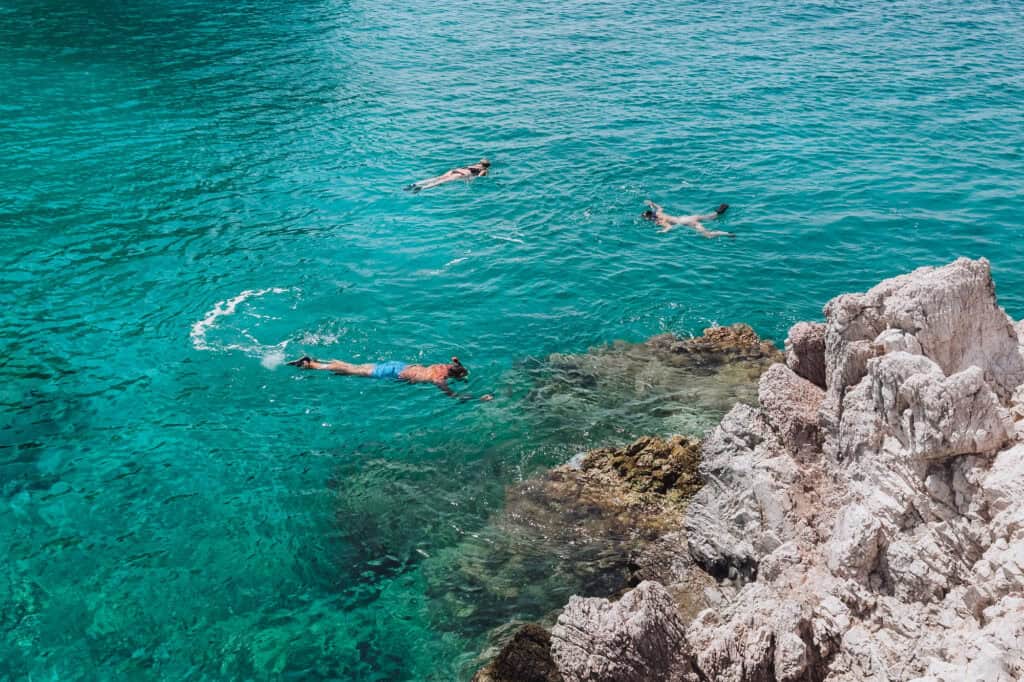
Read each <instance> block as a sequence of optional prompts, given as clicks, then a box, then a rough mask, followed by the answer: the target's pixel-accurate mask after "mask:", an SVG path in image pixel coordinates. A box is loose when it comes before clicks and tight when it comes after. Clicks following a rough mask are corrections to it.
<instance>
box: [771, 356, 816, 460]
mask: <svg viewBox="0 0 1024 682" xmlns="http://www.w3.org/2000/svg"><path fill="white" fill-rule="evenodd" d="M824 398H825V392H824V391H823V390H821V389H820V388H818V387H817V386H815V385H814V384H812V383H811V382H810V381H808V380H807V379H804V378H802V377H800V376H797V374H796V373H795V372H794V371H793V370H791V369H790V368H789V367H787V366H786V365H772V366H771V367H770V368H769V369H768V371H767V372H765V373H764V375H763V376H762V377H761V383H760V384H759V388H758V400H759V401H760V403H761V408H762V409H763V410H764V413H765V416H766V417H767V418H768V421H769V422H770V423H771V425H772V426H773V427H775V431H776V432H777V433H778V434H779V437H780V438H781V439H782V445H783V446H784V447H785V448H787V449H788V450H790V451H792V452H802V451H804V450H805V449H807V448H810V449H811V450H812V451H818V450H820V449H821V431H820V430H819V428H818V411H819V410H820V409H821V401H822V400H823V399H824Z"/></svg>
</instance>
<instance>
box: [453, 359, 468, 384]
mask: <svg viewBox="0 0 1024 682" xmlns="http://www.w3.org/2000/svg"><path fill="white" fill-rule="evenodd" d="M468 376H469V370H468V369H466V368H465V367H463V366H462V363H461V362H459V359H458V358H457V357H454V356H452V364H450V365H448V378H449V379H465V378H466V377H468Z"/></svg>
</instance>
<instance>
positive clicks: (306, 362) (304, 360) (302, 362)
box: [288, 355, 316, 369]
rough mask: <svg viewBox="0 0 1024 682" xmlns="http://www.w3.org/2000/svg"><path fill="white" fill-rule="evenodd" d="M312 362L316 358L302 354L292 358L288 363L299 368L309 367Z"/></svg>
mask: <svg viewBox="0 0 1024 682" xmlns="http://www.w3.org/2000/svg"><path fill="white" fill-rule="evenodd" d="M314 362H316V360H314V359H313V358H311V357H309V356H308V355H303V356H302V357H301V358H299V359H298V360H292V361H291V362H289V363H288V364H289V365H291V366H292V367H298V368H299V369H309V366H310V365H311V364H313V363H314Z"/></svg>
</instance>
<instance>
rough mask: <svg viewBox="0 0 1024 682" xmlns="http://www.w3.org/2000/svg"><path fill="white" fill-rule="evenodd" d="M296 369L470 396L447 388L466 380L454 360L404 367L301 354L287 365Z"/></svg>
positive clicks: (486, 399)
mask: <svg viewBox="0 0 1024 682" xmlns="http://www.w3.org/2000/svg"><path fill="white" fill-rule="evenodd" d="M288 364H289V365H291V366H293V367H299V368H300V369H321V370H325V371H328V372H334V373H335V374H344V375H347V376H355V377H370V378H372V379H392V380H395V381H404V382H406V383H409V384H434V385H435V386H437V387H438V388H439V389H441V390H442V391H444V392H445V393H446V394H447V395H450V396H452V397H453V398H459V399H461V400H469V399H470V398H472V396H469V395H466V394H459V393H456V392H455V391H453V390H452V389H451V387H450V386H449V385H448V380H449V379H451V380H455V381H467V380H468V377H469V370H468V369H466V368H465V367H464V366H463V365H462V363H461V362H459V359H458V358H452V361H451V362H450V363H448V364H444V365H407V364H406V363H404V362H397V361H394V360H392V361H389V362H378V363H376V364H374V363H368V364H363V365H356V364H353V363H351V362H345V361H343V360H330V361H327V362H321V361H320V360H314V359H313V358H311V357H309V356H308V355H304V356H303V357H301V358H299V359H298V360H293V361H291V362H289V363H288ZM492 399H493V397H492V396H490V395H485V396H483V397H481V398H480V400H483V401H488V400H492Z"/></svg>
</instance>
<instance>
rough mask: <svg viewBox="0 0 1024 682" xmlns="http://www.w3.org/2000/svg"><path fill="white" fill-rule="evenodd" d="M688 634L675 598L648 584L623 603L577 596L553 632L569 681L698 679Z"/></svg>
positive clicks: (678, 681) (554, 653) (558, 661)
mask: <svg viewBox="0 0 1024 682" xmlns="http://www.w3.org/2000/svg"><path fill="white" fill-rule="evenodd" d="M684 633H685V629H684V625H683V622H682V619H681V618H680V617H679V614H678V612H677V610H676V607H675V604H673V602H672V597H671V595H670V594H669V593H668V591H667V590H666V589H665V588H664V587H663V586H662V585H660V584H659V583H656V582H651V581H645V582H642V583H640V584H639V585H637V587H636V588H634V589H633V590H631V591H629V592H627V593H626V594H625V595H624V596H623V597H622V599H620V600H619V601H617V602H610V601H608V600H607V599H598V598H590V599H583V598H580V597H572V598H571V599H570V600H569V604H568V605H567V606H566V607H565V610H564V611H562V615H560V616H559V617H558V623H557V624H556V625H555V627H554V628H553V629H552V631H551V654H552V657H553V658H554V660H555V664H556V665H557V666H558V670H559V672H560V673H561V675H562V677H563V678H564V679H565V680H566V682H583V681H590V680H615V681H616V682H649V681H650V680H665V682H684V681H686V680H690V679H693V677H692V670H691V668H690V664H689V661H688V660H687V658H686V657H685V655H683V653H682V647H681V646H680V644H681V643H682V642H683V638H684V636H685V634H684Z"/></svg>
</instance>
